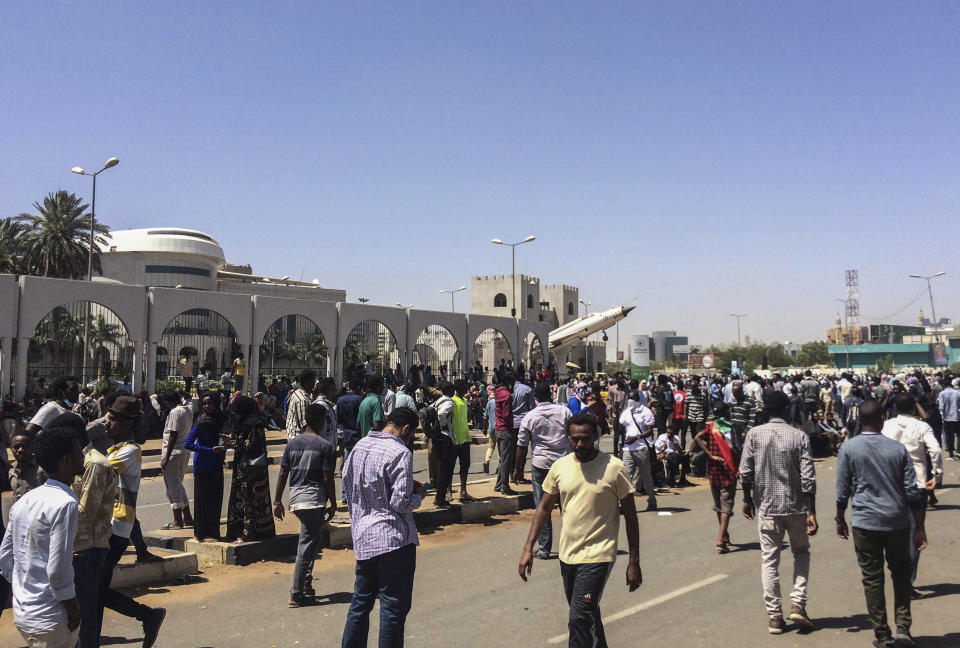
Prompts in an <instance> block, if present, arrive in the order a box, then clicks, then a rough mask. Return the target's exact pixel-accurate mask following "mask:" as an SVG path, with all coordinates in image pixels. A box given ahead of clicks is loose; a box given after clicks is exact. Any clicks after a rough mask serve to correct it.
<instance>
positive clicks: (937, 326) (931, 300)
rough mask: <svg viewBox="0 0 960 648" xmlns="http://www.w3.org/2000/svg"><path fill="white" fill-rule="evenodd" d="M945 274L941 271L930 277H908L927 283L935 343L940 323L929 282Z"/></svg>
mask: <svg viewBox="0 0 960 648" xmlns="http://www.w3.org/2000/svg"><path fill="white" fill-rule="evenodd" d="M945 274H947V273H946V272H943V271H941V272H937V273H935V274H932V275H919V274H912V275H910V278H911V279H925V280H926V282H927V292H928V293H929V294H930V312H931V315H933V330H934V331H935V335H936V336H937V342H939V341H940V332H939V329H940V322H938V321H937V309H936V308H935V307H934V305H933V288H931V287H930V280H931V279H934V278H936V277H942V276H943V275H945Z"/></svg>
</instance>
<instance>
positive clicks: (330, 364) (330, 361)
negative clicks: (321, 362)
mask: <svg viewBox="0 0 960 648" xmlns="http://www.w3.org/2000/svg"><path fill="white" fill-rule="evenodd" d="M336 362H337V347H336V346H335V345H332V344H329V343H328V344H327V375H328V376H336V365H335V363H336ZM337 389H338V390H339V389H340V385H339V384H338V385H337Z"/></svg>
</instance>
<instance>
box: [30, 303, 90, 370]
mask: <svg viewBox="0 0 960 648" xmlns="http://www.w3.org/2000/svg"><path fill="white" fill-rule="evenodd" d="M82 335H83V319H82V318H80V317H74V316H73V315H71V314H70V313H69V312H68V311H67V309H65V308H63V307H60V306H58V307H56V308H54V309H53V310H52V311H51V312H50V313H49V314H48V315H47V316H46V317H44V318H43V319H42V320H40V323H39V324H37V329H36V332H35V333H34V337H33V339H32V340H31V342H32V343H34V344H37V345H39V346H41V347H46V349H47V350H48V351H49V352H50V355H51V356H52V357H53V366H54V367H58V368H59V367H60V364H61V362H62V357H61V356H62V355H63V350H64V349H70V350H71V351H72V350H73V349H77V348H79V347H80V346H82V342H81V341H82Z"/></svg>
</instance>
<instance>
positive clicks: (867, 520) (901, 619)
mask: <svg viewBox="0 0 960 648" xmlns="http://www.w3.org/2000/svg"><path fill="white" fill-rule="evenodd" d="M860 424H861V426H862V430H861V433H860V434H859V435H857V436H855V437H854V438H852V439H850V440H849V441H847V442H846V443H844V444H843V445H842V446H841V447H840V454H839V456H838V457H837V535H839V536H840V537H841V538H843V539H844V540H846V539H847V537H848V536H849V535H850V529H849V528H848V527H847V522H846V519H845V515H844V514H845V512H846V510H847V502H848V501H850V500H851V499H852V500H853V520H852V524H853V546H854V549H855V550H856V552H857V561H858V562H859V563H860V572H861V573H862V575H863V591H864V594H865V595H866V599H867V611H868V613H869V615H870V622H871V623H872V624H873V632H874V635H875V636H876V639H875V640H874V642H873V645H874V646H875V647H877V648H885V647H887V646H893V645H896V644H895V643H894V638H893V637H891V633H890V626H889V625H888V624H887V605H886V598H885V597H884V594H883V561H884V557H886V561H887V565H888V566H889V567H890V578H891V580H893V607H894V614H895V619H896V625H897V632H896V643H899V644H900V645H905V646H914V645H916V644H915V643H914V641H913V637H911V636H910V624H911V621H912V619H911V616H910V593H911V588H912V586H911V584H910V580H911V576H912V573H913V563H912V561H911V559H910V544H909V543H910V517H909V516H910V515H913V519H914V524H915V525H916V530H915V531H914V533H913V543H914V546H915V547H916V549H917V551H921V550H923V549H924V548H926V546H927V535H926V530H925V528H924V524H923V522H924V518H923V514H922V513H923V511H922V506H923V501H922V499H921V493H920V491H919V489H918V488H917V475H916V472H915V471H914V468H913V462H912V461H911V460H910V455H908V454H907V450H906V448H905V447H904V446H903V444H902V443H898V442H897V441H894V440H893V439H888V438H887V437H885V436H883V435H882V434H880V430H881V429H882V427H883V410H882V407H881V406H880V404H879V403H878V402H877V401H875V400H866V401H864V402H863V404H862V405H861V406H860Z"/></svg>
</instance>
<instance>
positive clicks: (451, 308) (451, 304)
mask: <svg viewBox="0 0 960 648" xmlns="http://www.w3.org/2000/svg"><path fill="white" fill-rule="evenodd" d="M466 289H467V287H466V286H460V287H459V288H457V289H456V290H446V289H444V290H441V291H440V294H441V295H442V294H443V293H450V312H451V313H456V312H457V310H456V309H455V308H454V307H453V296H454V295H455V294H457V293H458V292H460V291H461V290H466Z"/></svg>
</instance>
